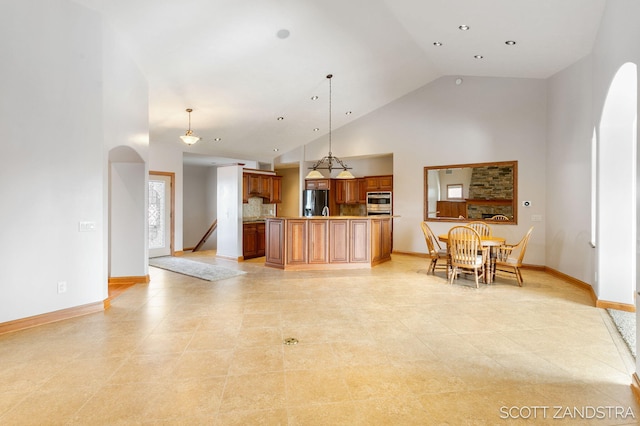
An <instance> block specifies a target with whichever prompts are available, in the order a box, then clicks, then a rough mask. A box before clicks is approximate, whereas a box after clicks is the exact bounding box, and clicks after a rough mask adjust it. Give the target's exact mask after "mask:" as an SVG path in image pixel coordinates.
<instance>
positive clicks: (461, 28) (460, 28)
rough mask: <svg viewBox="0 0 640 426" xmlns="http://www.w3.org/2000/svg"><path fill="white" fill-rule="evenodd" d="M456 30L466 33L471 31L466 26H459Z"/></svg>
mask: <svg viewBox="0 0 640 426" xmlns="http://www.w3.org/2000/svg"><path fill="white" fill-rule="evenodd" d="M458 29H459V30H461V31H468V30H470V29H471V27H469V26H468V25H460V26H459V27H458Z"/></svg>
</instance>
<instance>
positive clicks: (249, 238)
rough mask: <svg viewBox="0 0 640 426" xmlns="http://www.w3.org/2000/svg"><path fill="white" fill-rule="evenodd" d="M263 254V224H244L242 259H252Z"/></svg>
mask: <svg viewBox="0 0 640 426" xmlns="http://www.w3.org/2000/svg"><path fill="white" fill-rule="evenodd" d="M264 254H265V224H264V223H263V222H252V223H245V224H243V226H242V257H244V258H245V259H252V258H254V257H261V256H264Z"/></svg>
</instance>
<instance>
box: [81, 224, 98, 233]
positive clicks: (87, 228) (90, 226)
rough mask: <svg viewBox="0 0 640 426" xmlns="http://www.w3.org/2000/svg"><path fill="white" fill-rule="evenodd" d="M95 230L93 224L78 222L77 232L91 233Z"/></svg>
mask: <svg viewBox="0 0 640 426" xmlns="http://www.w3.org/2000/svg"><path fill="white" fill-rule="evenodd" d="M95 230H96V223H95V222H80V223H78V231H80V232H91V231H95Z"/></svg>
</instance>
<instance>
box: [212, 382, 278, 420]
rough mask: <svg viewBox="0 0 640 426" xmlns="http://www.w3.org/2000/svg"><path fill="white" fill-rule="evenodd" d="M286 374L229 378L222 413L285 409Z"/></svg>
mask: <svg viewBox="0 0 640 426" xmlns="http://www.w3.org/2000/svg"><path fill="white" fill-rule="evenodd" d="M285 406H286V393H285V378H284V373H267V374H252V375H245V376H229V377H228V378H227V383H226V385H225V388H224V393H223V395H222V402H221V404H220V412H222V413H226V412H229V411H246V410H247V409H252V410H270V409H279V408H285Z"/></svg>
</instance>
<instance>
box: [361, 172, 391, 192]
mask: <svg viewBox="0 0 640 426" xmlns="http://www.w3.org/2000/svg"><path fill="white" fill-rule="evenodd" d="M365 180H366V181H367V191H368V192H372V191H393V175H385V176H367V177H365Z"/></svg>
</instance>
